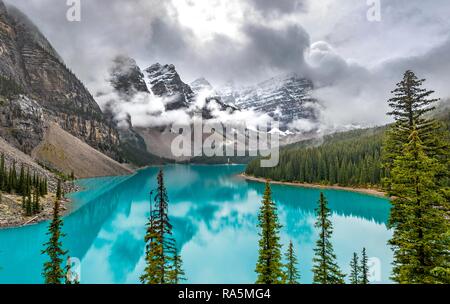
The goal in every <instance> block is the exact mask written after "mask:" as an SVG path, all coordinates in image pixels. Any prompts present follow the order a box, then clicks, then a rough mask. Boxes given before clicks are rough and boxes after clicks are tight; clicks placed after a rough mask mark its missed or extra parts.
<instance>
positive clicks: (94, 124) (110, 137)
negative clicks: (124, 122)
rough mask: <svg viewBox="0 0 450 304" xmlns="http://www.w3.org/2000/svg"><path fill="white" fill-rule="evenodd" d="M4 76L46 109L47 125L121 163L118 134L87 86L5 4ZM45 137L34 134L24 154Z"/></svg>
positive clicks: (1, 13)
mask: <svg viewBox="0 0 450 304" xmlns="http://www.w3.org/2000/svg"><path fill="white" fill-rule="evenodd" d="M0 75H1V76H2V77H3V78H5V79H8V80H10V81H14V82H15V83H16V84H17V85H18V86H20V87H21V88H22V90H23V93H24V95H26V96H27V98H29V99H30V100H34V101H35V102H36V104H38V105H39V106H40V107H41V108H42V111H43V112H44V115H45V119H46V120H51V121H54V122H56V123H58V124H59V125H60V126H61V127H62V128H63V129H65V130H66V131H68V132H69V133H71V134H72V135H74V136H76V137H78V138H80V139H82V140H83V141H85V142H86V143H88V144H89V145H90V146H92V147H94V148H96V149H98V150H100V151H101V152H103V153H105V154H107V155H109V156H111V157H113V158H115V159H120V158H121V157H120V154H119V151H118V149H117V146H118V144H119V135H118V132H117V130H116V128H115V127H114V126H113V125H111V124H110V123H109V122H108V121H107V119H105V117H104V115H103V113H102V111H101V110H100V107H99V106H98V105H97V103H96V102H95V100H94V98H93V97H92V95H91V94H90V93H89V91H88V90H87V89H86V88H85V86H84V85H83V83H81V81H80V80H79V79H78V78H77V77H76V76H75V75H74V74H73V73H72V72H71V71H70V70H69V69H68V68H67V67H66V66H65V64H64V63H63V62H62V60H61V58H60V56H59V55H58V54H57V53H56V51H55V50H54V49H53V47H52V46H51V45H50V43H49V42H48V41H47V39H45V37H44V36H43V35H42V34H41V33H40V32H39V30H38V29H37V28H36V26H34V25H33V24H32V22H31V21H30V20H29V19H28V18H27V17H26V16H25V15H23V14H22V13H21V12H19V11H18V10H17V9H15V8H13V7H8V8H6V7H5V5H4V3H3V1H1V0H0ZM8 106H10V105H8ZM11 118H13V119H14V118H17V117H11ZM2 123H3V124H4V123H5V122H2ZM40 136H41V135H40V133H39V132H38V133H36V134H34V133H31V134H30V137H32V138H28V139H26V140H27V142H26V143H24V142H22V143H21V144H20V145H19V148H21V149H24V151H28V150H29V149H30V148H32V147H34V146H35V145H36V143H37V142H39V140H40ZM23 140H25V139H23ZM21 141H22V140H19V139H18V140H17V142H21Z"/></svg>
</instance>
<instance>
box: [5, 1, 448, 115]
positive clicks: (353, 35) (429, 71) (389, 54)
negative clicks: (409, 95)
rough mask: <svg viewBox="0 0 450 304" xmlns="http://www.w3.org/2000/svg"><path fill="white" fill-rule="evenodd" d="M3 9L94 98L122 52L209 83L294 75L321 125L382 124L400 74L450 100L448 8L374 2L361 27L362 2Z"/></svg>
mask: <svg viewBox="0 0 450 304" xmlns="http://www.w3.org/2000/svg"><path fill="white" fill-rule="evenodd" d="M6 2H8V1H6ZM9 3H11V4H14V5H15V6H17V7H18V8H20V9H21V10H22V11H23V12H24V13H26V14H27V15H28V16H29V17H30V18H31V19H32V20H33V21H34V22H35V23H36V24H37V25H38V27H39V28H40V29H41V30H42V32H43V33H44V34H45V35H46V36H47V38H48V39H49V40H50V42H51V43H52V44H53V45H54V47H55V48H56V49H57V50H58V52H59V53H60V55H61V56H62V58H63V59H64V60H65V61H66V63H67V64H68V66H70V67H71V68H72V69H73V70H74V72H75V73H76V74H77V75H78V76H79V77H80V78H81V79H82V80H83V81H84V82H85V83H86V85H87V86H88V88H89V89H90V90H91V91H92V93H93V94H95V93H96V91H98V90H101V88H102V86H104V85H105V79H106V78H107V74H106V73H107V71H108V67H109V65H110V62H111V59H112V58H113V57H114V56H115V55H117V54H126V55H129V56H131V57H133V58H135V59H136V60H137V62H138V64H139V65H140V66H141V67H142V68H146V67H147V66H149V65H151V64H153V63H155V62H160V63H173V64H175V66H176V67H177V70H178V72H179V73H180V74H181V76H182V78H183V80H184V81H185V82H190V81H193V80H194V79H195V78H198V77H201V76H203V77H206V78H207V79H208V80H210V82H212V83H213V85H221V84H223V83H226V82H228V81H233V82H234V83H238V84H248V83H255V82H258V81H261V80H264V79H267V78H269V77H271V76H276V75H279V74H282V73H285V72H297V73H299V74H301V75H305V76H307V77H309V78H312V79H313V80H314V82H315V83H316V86H317V90H316V92H315V95H316V97H317V98H319V99H320V100H321V102H322V103H323V104H324V106H325V107H326V111H325V114H324V115H325V119H327V120H330V121H332V123H339V124H344V123H364V124H380V123H383V122H385V121H386V116H385V115H384V114H385V113H386V111H387V108H386V98H388V96H389V92H390V91H391V90H392V89H393V88H394V85H395V82H397V81H398V80H400V78H401V76H402V73H403V72H404V71H405V70H406V69H413V70H415V71H416V72H417V73H418V74H419V76H421V77H426V78H428V80H429V81H428V83H427V85H428V86H429V87H430V88H433V89H435V90H436V91H437V92H438V94H439V96H441V97H448V96H450V85H449V83H450V72H449V71H450V37H449V33H450V18H449V16H448V14H449V12H450V1H448V0H433V1H423V0H381V21H380V22H370V21H368V19H367V17H366V15H367V11H368V9H369V6H368V5H367V3H366V0H344V1H342V0H320V1H317V0H276V1H272V0H164V1H155V0H127V1H123V0H81V22H68V21H67V19H66V11H67V9H68V6H67V5H66V1H62V0H14V1H9Z"/></svg>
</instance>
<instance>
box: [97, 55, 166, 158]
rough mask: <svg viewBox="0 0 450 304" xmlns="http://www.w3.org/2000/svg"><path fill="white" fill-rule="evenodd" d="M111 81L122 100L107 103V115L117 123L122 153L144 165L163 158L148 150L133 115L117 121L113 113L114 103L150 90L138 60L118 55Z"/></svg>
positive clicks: (130, 98) (115, 59) (147, 92)
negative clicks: (135, 126)
mask: <svg viewBox="0 0 450 304" xmlns="http://www.w3.org/2000/svg"><path fill="white" fill-rule="evenodd" d="M110 72H111V77H110V83H111V86H112V87H113V88H114V91H115V92H116V93H117V95H118V98H119V99H120V100H111V101H110V102H111V103H112V104H110V105H108V104H107V105H106V107H105V110H104V112H105V115H106V116H107V117H109V119H110V120H111V121H112V122H113V123H114V124H117V130H118V132H119V139H120V151H121V154H122V155H123V156H124V157H125V158H126V159H127V160H129V161H131V162H132V163H134V164H136V165H139V166H144V165H148V164H150V163H154V162H160V161H161V160H160V159H159V158H158V157H156V156H154V155H152V154H150V153H149V152H148V151H147V145H146V143H145V141H144V139H143V138H142V136H141V135H140V134H139V133H138V132H137V131H136V130H135V128H134V127H133V124H132V121H131V116H130V115H129V114H128V115H127V117H126V119H125V120H123V119H122V120H121V121H120V122H119V121H117V119H116V118H115V114H114V113H113V109H112V108H113V103H116V102H132V101H133V98H134V97H135V96H136V95H137V94H141V93H146V94H149V93H150V91H149V90H148V88H147V84H146V83H145V78H144V74H143V73H142V71H141V69H140V68H139V66H138V65H137V64H136V61H135V60H134V59H132V58H130V57H127V56H123V55H120V56H117V57H116V58H114V60H113V65H112V67H111V70H110Z"/></svg>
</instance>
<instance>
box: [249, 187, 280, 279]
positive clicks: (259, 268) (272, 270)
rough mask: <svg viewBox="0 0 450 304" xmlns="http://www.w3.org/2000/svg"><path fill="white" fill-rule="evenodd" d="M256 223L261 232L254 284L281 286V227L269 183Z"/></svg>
mask: <svg viewBox="0 0 450 304" xmlns="http://www.w3.org/2000/svg"><path fill="white" fill-rule="evenodd" d="M258 221H259V224H258V227H259V228H260V229H261V231H260V233H259V236H260V240H259V257H258V262H257V264H256V270H255V271H256V273H257V275H258V277H257V280H256V283H257V284H282V283H284V273H283V270H282V267H283V264H282V262H281V244H280V237H279V231H280V229H281V225H280V224H279V222H278V214H277V207H276V205H275V203H274V202H273V201H272V191H271V189H270V184H269V182H267V183H266V189H265V192H264V197H263V200H262V206H261V207H260V210H259V215H258Z"/></svg>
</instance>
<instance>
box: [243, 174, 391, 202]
mask: <svg viewBox="0 0 450 304" xmlns="http://www.w3.org/2000/svg"><path fill="white" fill-rule="evenodd" d="M238 176H239V177H241V178H244V179H246V180H249V181H254V182H259V183H265V182H266V181H267V179H265V178H259V177H254V176H249V175H246V174H245V173H241V174H239V175H238ZM269 183H271V184H275V185H288V186H294V187H303V188H314V189H333V190H343V191H351V192H357V193H362V194H367V195H372V196H377V197H384V198H387V194H386V193H385V192H383V191H381V190H379V189H370V188H352V187H343V186H337V185H320V184H307V183H298V182H280V181H273V180H269Z"/></svg>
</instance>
